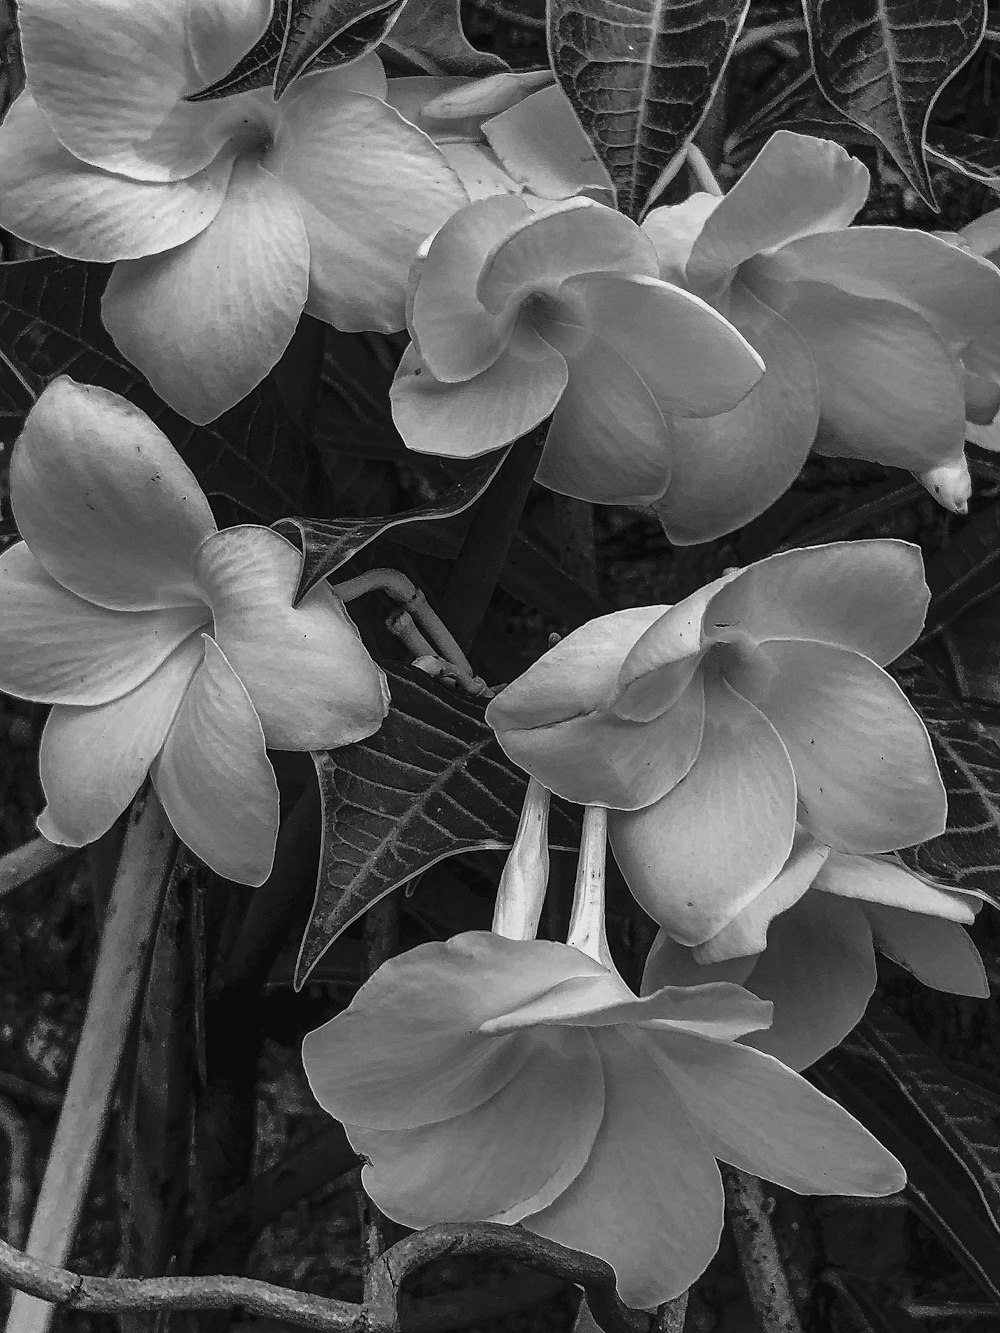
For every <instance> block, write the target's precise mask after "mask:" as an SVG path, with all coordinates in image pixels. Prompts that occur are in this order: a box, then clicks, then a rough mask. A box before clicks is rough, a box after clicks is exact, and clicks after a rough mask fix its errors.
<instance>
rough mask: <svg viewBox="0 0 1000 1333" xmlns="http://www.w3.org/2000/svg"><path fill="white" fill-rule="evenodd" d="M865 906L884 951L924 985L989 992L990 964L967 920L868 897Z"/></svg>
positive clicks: (952, 991)
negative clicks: (869, 901) (889, 904)
mask: <svg viewBox="0 0 1000 1333" xmlns="http://www.w3.org/2000/svg"><path fill="white" fill-rule="evenodd" d="M862 910H863V912H864V914H865V916H866V917H867V919H868V924H869V925H870V926H871V929H872V935H873V937H874V939H875V943H876V945H877V946H878V948H879V951H880V952H881V953H884V954H885V956H886V957H887V958H891V959H892V960H893V962H894V963H899V965H900V966H901V967H905V968H906V970H907V971H908V972H911V973H912V974H913V975H914V976H915V977H916V979H917V980H918V981H920V982H922V983H923V985H925V986H930V987H931V989H932V990H940V991H947V992H949V993H950V994H952V995H970V996H974V997H975V998H977V999H980V1000H985V999H988V998H989V994H990V986H989V980H988V979H987V975H986V968H985V966H984V965H983V960H982V958H981V957H980V956H979V950H978V949H977V948H976V946H975V945H974V944H973V942H972V940H971V939H970V938H969V935H968V932H967V931H966V930H964V929H963V928H962V926H960V925H958V924H957V923H956V922H954V921H942V920H941V919H940V918H939V917H933V916H922V915H919V914H918V913H916V912H907V911H905V910H904V909H902V908H899V907H885V906H881V905H875V904H867V903H866V904H865V905H864V907H863V908H862Z"/></svg>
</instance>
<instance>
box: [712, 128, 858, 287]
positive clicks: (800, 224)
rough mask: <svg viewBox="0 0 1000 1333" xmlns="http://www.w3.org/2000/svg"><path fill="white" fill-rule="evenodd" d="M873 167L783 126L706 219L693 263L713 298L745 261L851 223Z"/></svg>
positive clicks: (834, 145) (829, 144)
mask: <svg viewBox="0 0 1000 1333" xmlns="http://www.w3.org/2000/svg"><path fill="white" fill-rule="evenodd" d="M869 179H870V178H869V175H868V171H867V169H866V168H865V167H864V166H862V164H861V163H860V162H859V161H858V160H857V159H856V158H853V157H851V155H850V154H849V153H848V152H846V150H845V149H843V148H841V147H840V145H839V144H835V143H833V142H831V141H830V140H829V139H814V138H812V137H811V136H810V135H806V134H791V133H789V132H788V131H787V130H779V131H778V132H777V133H776V134H772V135H771V137H770V139H768V141H767V143H766V144H765V145H764V147H763V148H762V149H761V150H760V152H759V153H758V154H757V156H756V157H755V158H754V160H753V161H752V162H751V163H750V166H749V167H748V168H747V170H746V171H745V172H744V173H743V176H742V177H741V178H740V180H738V181H737V182H736V184H735V185H734V186H733V188H732V189H731V190H730V191H729V193H728V194H727V195H725V196H724V198H723V200H722V202H721V204H719V206H718V208H716V209H714V210H713V211H712V212H711V213H710V214H709V216H708V217H707V218H706V219H705V225H704V227H703V228H702V229H701V232H700V234H699V236H698V239H697V240H696V241H695V243H694V246H693V248H692V250H691V255H690V258H689V259H688V263H687V279H688V282H689V284H690V286H691V288H692V290H693V291H696V292H697V293H698V294H699V295H700V296H707V297H709V298H711V297H712V296H715V295H717V294H718V293H720V292H721V291H723V290H724V289H725V288H726V287H727V286H728V284H729V281H730V280H731V278H732V275H733V273H734V271H735V270H736V268H738V266H739V265H740V264H742V263H743V262H744V260H746V259H750V258H751V257H752V256H753V255H756V254H759V253H760V252H761V251H762V250H771V249H774V248H776V247H777V246H781V245H787V244H788V242H789V241H793V240H796V239H797V238H798V237H800V236H809V235H811V234H812V233H813V232H823V231H838V230H840V228H842V227H846V226H848V224H849V223H850V221H851V219H852V218H853V217H854V215H855V213H857V211H858V210H859V209H860V208H861V206H862V205H863V204H864V202H865V199H866V198H867V197H868V184H869Z"/></svg>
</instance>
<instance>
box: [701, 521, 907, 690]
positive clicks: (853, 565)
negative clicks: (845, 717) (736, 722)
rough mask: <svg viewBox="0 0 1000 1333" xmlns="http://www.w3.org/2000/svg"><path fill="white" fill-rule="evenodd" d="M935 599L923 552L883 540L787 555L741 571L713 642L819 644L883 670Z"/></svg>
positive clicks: (714, 622)
mask: <svg viewBox="0 0 1000 1333" xmlns="http://www.w3.org/2000/svg"><path fill="white" fill-rule="evenodd" d="M929 601H930V590H929V589H928V587H927V584H926V582H925V581H924V563H923V555H922V554H921V551H920V547H919V546H914V545H913V544H912V543H911V542H903V541H895V540H891V539H889V538H876V539H874V540H871V541H853V542H830V543H828V544H827V545H825V546H807V547H804V548H800V549H798V550H794V551H779V552H778V553H777V554H776V555H770V556H768V557H767V558H766V559H764V560H758V561H757V563H756V564H754V565H749V566H748V567H747V568H746V569H743V570H741V571H740V573H739V574H738V576H737V577H736V578H734V579H732V580H731V581H730V582H729V583H727V584H726V585H725V587H724V588H722V589H721V590H720V591H719V592H718V593H716V595H715V597H714V598H713V599H712V601H711V603H710V604H709V606H708V609H707V612H706V616H705V623H706V627H707V631H708V634H709V636H710V637H712V638H720V639H721V638H724V637H725V631H726V630H729V629H736V630H738V631H739V632H740V633H741V634H746V635H748V636H749V637H750V638H751V639H753V640H754V641H755V642H756V643H766V642H767V641H768V640H769V639H811V640H815V641H816V642H819V643H830V644H834V645H836V646H837V647H840V648H851V649H853V650H854V651H855V652H858V653H864V655H865V656H866V657H870V658H871V659H872V660H873V661H875V662H878V663H879V665H884V664H885V663H886V662H891V661H892V660H893V659H894V658H896V657H898V656H899V654H900V653H902V652H905V650H906V649H907V648H909V646H910V644H911V643H913V641H914V639H916V637H917V636H918V635H919V633H920V631H921V629H922V628H923V624H924V616H925V615H926V613H927V604H928V602H929Z"/></svg>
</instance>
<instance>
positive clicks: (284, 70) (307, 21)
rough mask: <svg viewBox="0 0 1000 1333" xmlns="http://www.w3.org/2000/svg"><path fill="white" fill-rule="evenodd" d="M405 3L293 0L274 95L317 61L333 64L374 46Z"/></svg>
mask: <svg viewBox="0 0 1000 1333" xmlns="http://www.w3.org/2000/svg"><path fill="white" fill-rule="evenodd" d="M403 3H404V0H389V3H388V4H386V0H290V7H289V13H288V24H287V28H286V30H285V40H284V44H283V46H282V48H281V54H280V55H279V57H278V64H277V67H276V69H275V72H274V95H275V97H280V96H281V94H282V93H283V92H284V91H285V90H286V89H287V88H288V87H289V85H290V84H291V83H293V82H294V80H295V79H297V78H298V77H299V75H301V74H305V72H306V71H307V70H308V69H311V68H312V67H313V66H314V65H320V64H321V65H322V66H323V67H324V68H333V67H336V66H337V65H343V64H347V63H348V62H349V61H351V60H357V59H358V57H359V56H363V55H364V54H365V53H366V52H367V51H373V50H374V49H375V47H376V46H377V45H378V44H379V42H380V41H382V39H383V38H384V37H385V36H386V34H387V33H388V31H389V29H390V28H391V27H392V25H393V23H394V22H395V21H396V17H397V15H398V14H399V11H400V10H401V9H402V7H403ZM320 56H322V60H321V61H320V60H319V57H320Z"/></svg>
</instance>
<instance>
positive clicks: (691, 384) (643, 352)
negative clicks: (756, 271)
mask: <svg viewBox="0 0 1000 1333" xmlns="http://www.w3.org/2000/svg"><path fill="white" fill-rule="evenodd" d="M566 294H572V296H578V297H579V298H580V299H581V300H582V302H583V305H584V308H585V310H586V315H587V322H588V323H589V324H590V325H591V327H592V328H594V329H595V330H597V331H598V332H599V333H600V336H601V337H602V338H604V339H605V340H606V341H607V342H608V343H609V344H610V345H611V347H613V348H614V350H615V351H616V352H617V353H618V355H619V356H621V357H622V358H623V359H624V360H625V361H627V362H628V364H629V365H630V366H632V367H633V369H634V370H635V371H636V372H637V374H638V375H639V376H640V377H641V378H642V380H643V382H644V384H645V385H646V387H647V388H648V389H649V392H650V393H651V394H652V395H653V398H654V399H655V400H656V402H657V404H658V406H659V408H660V411H661V412H662V413H663V415H664V417H665V418H666V419H667V420H669V421H673V420H674V419H675V418H677V417H706V416H712V415H714V414H715V413H718V412H727V411H728V410H729V409H730V408H731V407H735V406H736V404H737V403H738V402H740V400H741V399H743V398H745V397H746V395H747V394H748V393H749V392H750V390H751V389H752V388H753V386H754V385H755V384H756V383H757V382H758V380H759V379H760V377H761V374H762V373H763V370H764V362H763V361H762V360H761V358H760V357H759V356H758V355H757V353H756V352H755V351H754V349H753V348H752V347H751V346H750V344H749V343H748V342H747V340H746V339H745V338H744V337H743V335H742V334H741V333H740V332H739V331H738V330H736V329H735V328H733V326H732V324H730V323H729V321H728V320H726V319H724V318H723V317H722V315H720V314H719V312H718V311H717V310H713V309H712V307H711V306H710V305H707V304H706V303H705V302H704V301H701V300H699V299H698V297H696V296H692V295H691V294H690V293H689V292H684V291H681V289H680V288H679V287H672V286H671V285H670V284H669V283H666V282H661V281H660V280H659V279H658V278H649V277H645V276H642V275H639V276H633V275H632V274H619V273H585V274H583V275H582V276H581V277H578V278H571V279H569V280H568V281H567V282H565V283H564V284H563V286H562V288H561V295H566Z"/></svg>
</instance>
